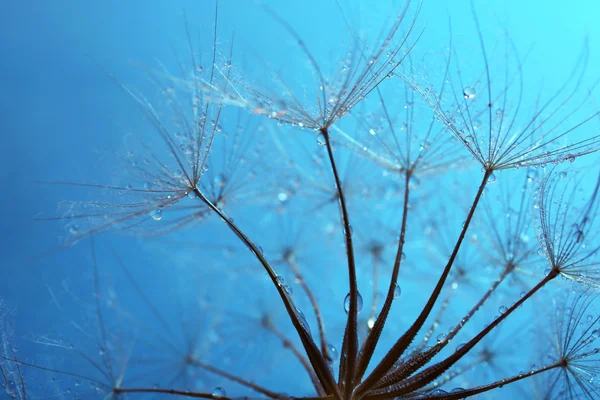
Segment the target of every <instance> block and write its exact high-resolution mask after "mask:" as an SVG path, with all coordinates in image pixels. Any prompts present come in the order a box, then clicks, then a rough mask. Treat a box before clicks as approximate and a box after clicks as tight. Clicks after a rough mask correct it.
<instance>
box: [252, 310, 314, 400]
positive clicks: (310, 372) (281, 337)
mask: <svg viewBox="0 0 600 400" xmlns="http://www.w3.org/2000/svg"><path fill="white" fill-rule="evenodd" d="M263 326H264V327H265V329H266V330H268V331H269V332H271V333H272V334H274V335H275V336H277V338H278V339H279V340H281V343H282V344H283V347H285V348H286V349H289V350H290V351H291V352H292V353H293V354H294V356H295V357H296V358H297V359H298V361H300V364H302V366H303V367H304V369H305V370H306V372H307V373H308V376H309V377H310V380H311V382H312V383H313V386H314V387H315V390H316V391H317V393H318V394H319V396H325V395H326V394H325V391H324V390H323V386H321V383H320V382H319V379H318V378H317V376H316V375H315V373H314V371H313V370H312V368H311V366H310V363H309V362H308V360H307V359H306V357H304V355H303V354H302V353H301V352H300V350H298V348H297V347H296V346H295V345H294V343H292V342H291V341H290V340H289V339H288V338H287V336H285V334H284V333H283V332H281V331H280V330H279V329H277V327H276V326H275V325H273V324H272V323H271V321H270V320H268V319H267V320H263Z"/></svg>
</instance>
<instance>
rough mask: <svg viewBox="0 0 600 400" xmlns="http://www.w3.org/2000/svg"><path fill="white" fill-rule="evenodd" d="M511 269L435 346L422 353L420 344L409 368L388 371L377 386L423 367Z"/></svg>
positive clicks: (397, 380) (468, 318)
mask: <svg viewBox="0 0 600 400" xmlns="http://www.w3.org/2000/svg"><path fill="white" fill-rule="evenodd" d="M512 271H514V266H513V267H511V266H510V265H509V266H508V267H507V268H505V270H504V271H503V272H502V274H501V275H500V277H499V278H498V279H497V280H496V281H495V282H494V283H493V284H492V286H491V287H490V288H489V289H488V291H487V292H486V293H485V294H484V296H483V297H482V298H481V299H480V300H479V301H478V302H477V304H475V306H473V308H471V310H470V311H469V312H468V313H467V315H466V316H465V317H463V318H462V319H461V320H460V322H459V323H458V324H457V325H456V326H455V327H454V328H452V330H451V331H450V333H448V335H447V336H446V338H444V339H443V340H441V341H440V342H439V343H437V344H436V345H435V346H433V347H432V348H431V349H429V350H427V351H426V352H424V353H421V351H420V350H421V349H422V347H423V346H424V344H425V343H427V342H424V344H422V345H421V346H420V347H421V349H418V350H415V351H414V352H413V354H411V359H410V361H409V362H407V363H405V364H410V370H408V371H407V370H406V369H403V368H399V369H397V370H393V371H392V372H390V373H388V374H387V375H386V376H384V377H383V378H382V379H381V380H380V381H379V382H378V383H377V388H381V387H385V386H388V387H389V386H391V385H394V384H396V383H398V382H401V381H402V380H403V379H405V378H406V377H407V376H408V374H410V373H413V372H414V371H417V370H418V369H419V368H421V367H423V365H425V364H426V363H427V362H429V360H430V359H431V357H429V355H432V356H433V355H435V354H438V353H439V352H440V351H442V349H443V348H444V347H446V345H447V344H448V343H450V341H451V340H452V339H453V338H454V337H455V336H456V335H457V334H458V332H459V331H460V330H461V329H462V327H463V326H464V325H465V324H466V323H467V322H468V321H469V320H470V319H471V317H472V316H473V315H474V314H475V313H476V312H477V310H479V308H481V306H482V305H483V304H484V303H485V301H486V300H487V299H488V298H489V297H490V296H491V295H492V293H493V292H494V291H495V290H496V288H497V287H498V286H499V285H500V283H501V282H502V281H503V280H504V279H505V278H506V277H507V276H508V275H509V274H510V273H511V272H512ZM445 304H447V303H446V302H445ZM438 315H439V314H438ZM436 320H437V319H436ZM428 333H429V332H428ZM407 372H408V373H407Z"/></svg>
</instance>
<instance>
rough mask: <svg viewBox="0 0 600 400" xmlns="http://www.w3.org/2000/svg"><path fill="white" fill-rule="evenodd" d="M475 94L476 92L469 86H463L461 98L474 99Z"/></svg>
mask: <svg viewBox="0 0 600 400" xmlns="http://www.w3.org/2000/svg"><path fill="white" fill-rule="evenodd" d="M476 94H477V92H476V91H475V88H473V87H471V86H465V88H464V89H463V96H464V97H465V99H474V98H475V95H476Z"/></svg>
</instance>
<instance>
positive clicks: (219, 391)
mask: <svg viewBox="0 0 600 400" xmlns="http://www.w3.org/2000/svg"><path fill="white" fill-rule="evenodd" d="M211 394H212V395H213V397H216V398H221V397H225V396H226V395H227V393H226V392H225V389H223V388H222V387H221V386H217V387H216V388H214V389H213V391H212V393H211Z"/></svg>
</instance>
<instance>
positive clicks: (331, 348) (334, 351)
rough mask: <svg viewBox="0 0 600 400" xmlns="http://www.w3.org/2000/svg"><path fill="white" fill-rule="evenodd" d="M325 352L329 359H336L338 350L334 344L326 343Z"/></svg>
mask: <svg viewBox="0 0 600 400" xmlns="http://www.w3.org/2000/svg"><path fill="white" fill-rule="evenodd" d="M327 352H328V353H329V357H330V359H331V360H337V357H338V352H337V349H336V348H335V346H334V345H332V344H331V343H329V344H327Z"/></svg>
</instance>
